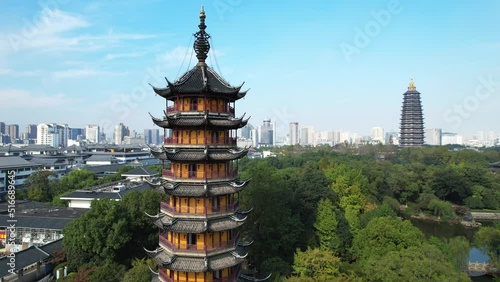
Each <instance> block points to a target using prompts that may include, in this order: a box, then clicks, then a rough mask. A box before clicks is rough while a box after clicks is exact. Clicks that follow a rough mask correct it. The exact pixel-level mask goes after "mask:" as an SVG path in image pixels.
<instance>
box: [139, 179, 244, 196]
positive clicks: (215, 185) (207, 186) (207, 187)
mask: <svg viewBox="0 0 500 282" xmlns="http://www.w3.org/2000/svg"><path fill="white" fill-rule="evenodd" d="M250 180H251V179H247V180H244V181H239V180H234V181H224V182H212V183H210V182H208V183H185V182H175V181H169V180H163V179H162V180H161V181H157V182H150V181H147V182H148V184H149V185H150V186H151V187H153V188H155V189H156V190H158V191H160V192H163V193H165V194H167V195H172V196H178V197H203V196H219V195H227V194H234V193H238V192H241V191H243V189H245V187H246V186H247V185H248V183H250Z"/></svg>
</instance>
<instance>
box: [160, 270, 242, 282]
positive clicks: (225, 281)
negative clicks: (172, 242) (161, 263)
mask: <svg viewBox="0 0 500 282" xmlns="http://www.w3.org/2000/svg"><path fill="white" fill-rule="evenodd" d="M158 272H159V274H158V275H159V277H160V281H163V282H192V281H193V280H192V279H189V280H188V278H185V279H174V278H172V277H169V276H168V275H167V273H166V269H161V268H160V269H159V270H158ZM207 275H212V273H208V274H207ZM237 278H238V271H236V272H235V273H233V274H231V275H230V276H229V277H228V278H222V279H216V278H214V279H212V280H210V281H212V282H234V281H236V279H237Z"/></svg>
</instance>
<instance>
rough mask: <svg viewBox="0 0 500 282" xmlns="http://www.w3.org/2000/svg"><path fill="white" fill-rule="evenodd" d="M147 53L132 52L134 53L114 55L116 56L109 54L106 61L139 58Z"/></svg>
mask: <svg viewBox="0 0 500 282" xmlns="http://www.w3.org/2000/svg"><path fill="white" fill-rule="evenodd" d="M144 54H145V53H144V52H132V53H114V54H107V55H106V56H105V57H104V59H106V60H114V59H120V58H137V57H141V56H143V55H144Z"/></svg>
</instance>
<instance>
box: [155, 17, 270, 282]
mask: <svg viewBox="0 0 500 282" xmlns="http://www.w3.org/2000/svg"><path fill="white" fill-rule="evenodd" d="M198 27H199V28H200V30H199V31H198V32H196V33H195V35H194V36H195V38H196V40H195V42H194V46H193V47H194V50H195V53H196V57H197V58H198V63H197V64H196V66H195V67H194V68H192V69H191V70H189V71H188V72H186V73H185V74H184V75H182V76H181V77H180V78H179V79H177V80H176V81H175V82H170V81H169V80H168V79H167V80H166V81H167V85H166V87H165V88H157V87H154V86H153V90H154V92H155V93H156V94H158V95H160V96H161V97H163V98H165V99H166V101H167V108H166V110H165V111H164V116H163V118H155V117H153V116H151V118H152V120H153V123H154V124H156V125H157V126H159V127H162V128H165V129H170V130H172V137H167V138H165V142H164V144H163V146H161V147H158V148H151V152H152V154H153V155H154V156H155V157H156V158H158V159H160V160H164V161H167V160H168V161H170V167H164V169H163V173H162V177H161V178H159V179H155V180H153V181H151V182H150V185H151V186H152V187H154V188H155V189H157V190H158V191H160V192H162V193H165V194H167V195H169V199H168V200H163V201H162V202H161V204H160V211H159V212H158V213H157V214H155V215H148V217H149V218H150V220H151V221H152V222H153V223H154V224H155V225H156V226H158V228H159V229H160V230H161V231H160V235H159V247H158V248H157V249H155V250H146V251H147V253H148V255H149V256H150V257H152V258H154V259H156V261H157V262H158V264H159V267H160V268H159V270H158V273H156V274H157V277H156V279H157V281H165V282H170V281H228V282H229V281H263V280H264V279H260V280H259V279H255V278H252V277H250V276H246V275H242V274H241V272H240V271H241V268H240V264H241V263H242V262H243V260H244V259H245V258H246V256H247V254H248V253H247V251H245V247H246V246H248V245H249V244H251V240H249V239H247V238H243V237H244V236H240V233H239V232H238V231H237V228H238V227H239V226H241V225H242V224H244V222H245V220H246V219H247V215H248V213H250V212H251V209H250V210H241V209H240V208H239V192H241V191H242V190H243V189H244V188H245V187H246V186H247V185H248V183H249V181H250V179H244V180H242V179H240V178H239V177H238V173H237V169H236V162H237V160H238V159H240V158H242V157H244V156H245V155H246V154H247V153H248V149H246V148H237V146H236V130H237V129H238V128H241V127H243V126H245V125H246V124H247V122H248V118H247V119H245V117H244V116H245V115H243V116H241V117H239V118H237V117H235V102H236V101H237V100H239V99H241V98H243V97H245V95H246V93H247V91H242V90H241V88H242V86H243V84H241V85H240V86H231V85H230V84H229V83H228V82H226V81H225V80H224V79H223V78H222V77H220V76H219V75H218V74H217V73H216V72H215V71H214V70H213V69H212V68H210V67H208V66H207V65H206V63H205V59H206V58H207V55H208V52H209V50H210V43H209V39H210V35H208V34H207V33H206V32H205V28H206V25H205V12H204V11H203V9H202V11H201V13H200V24H199V25H198ZM169 103H170V104H169ZM193 279H194V280H193Z"/></svg>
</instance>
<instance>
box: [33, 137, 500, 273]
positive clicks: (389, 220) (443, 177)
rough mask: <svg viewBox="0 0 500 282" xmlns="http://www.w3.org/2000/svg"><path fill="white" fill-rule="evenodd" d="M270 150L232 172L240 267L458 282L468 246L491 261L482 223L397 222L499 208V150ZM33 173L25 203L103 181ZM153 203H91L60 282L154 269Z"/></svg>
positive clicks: (499, 233) (493, 251)
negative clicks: (240, 183) (448, 232)
mask: <svg viewBox="0 0 500 282" xmlns="http://www.w3.org/2000/svg"><path fill="white" fill-rule="evenodd" d="M276 153H277V157H271V158H266V159H249V158H244V159H242V160H240V161H239V164H238V166H239V172H240V177H241V178H242V179H247V178H252V180H251V182H250V184H249V186H248V187H246V188H245V190H244V191H243V192H241V193H240V195H239V198H240V206H241V208H242V209H248V208H251V207H253V211H252V213H250V214H249V216H248V219H247V221H246V223H245V224H244V225H243V226H242V227H241V229H242V230H241V231H242V232H243V233H244V234H245V235H247V236H249V237H252V238H253V239H254V243H253V244H252V245H251V246H250V247H249V251H250V253H249V256H248V260H249V266H250V267H251V268H253V269H255V270H257V271H258V272H259V273H260V274H261V275H266V274H267V273H272V274H273V276H272V278H271V280H273V281H289V282H297V281H353V282H357V281H469V278H468V276H467V275H466V274H465V270H466V269H467V263H468V253H469V249H470V244H474V245H476V246H478V247H480V248H482V249H483V250H484V251H485V252H486V253H488V254H489V256H490V258H491V260H492V261H493V262H495V263H498V261H499V254H500V249H499V247H498V246H500V242H499V241H498V240H499V239H498V238H500V227H498V226H496V227H481V228H480V229H479V230H478V232H477V233H476V236H475V240H474V242H469V241H468V240H467V239H465V238H464V237H454V238H450V239H441V238H436V237H426V236H425V235H424V234H423V233H422V232H421V231H420V230H419V229H418V228H416V227H415V226H413V225H412V224H411V221H409V220H408V218H409V217H411V216H419V217H424V218H432V219H435V220H451V221H453V220H456V219H457V218H458V217H463V216H464V215H466V214H467V212H468V211H469V210H470V209H489V210H498V209H499V208H500V175H499V174H497V173H495V172H493V171H492V170H491V169H490V164H491V163H494V162H497V161H499V160H500V152H499V151H495V150H490V151H486V152H477V151H474V150H458V151H454V150H449V149H448V148H446V147H433V148H431V147H423V148H411V149H400V150H396V149H395V148H393V147H390V146H366V147H363V148H349V147H347V146H345V147H341V148H337V149H333V148H331V147H328V146H326V147H316V148H303V147H300V146H286V147H283V148H281V149H280V151H277V152H276ZM382 155H383V156H384V157H383V158H382V157H381V156H382ZM73 173H75V174H73ZM36 177H38V176H36ZM36 177H33V179H30V180H29V181H28V185H31V186H30V187H29V188H28V190H27V191H28V192H27V194H28V197H30V195H31V197H32V199H34V198H33V197H37V199H40V200H45V201H52V202H54V203H57V196H58V195H61V194H63V193H67V192H68V191H72V190H74V189H75V188H76V187H82V186H87V185H90V184H92V185H95V184H98V182H99V181H103V180H98V179H95V177H93V176H91V175H89V174H87V172H85V171H80V172H78V173H77V172H72V173H70V174H68V176H66V177H71V179H65V177H63V178H62V179H60V180H57V182H55V183H57V184H55V183H49V186H50V187H51V188H49V189H46V188H43V187H46V186H44V185H46V182H44V181H49V182H50V181H54V180H50V177H41V176H40V179H38V178H36ZM30 181H31V182H30ZM106 181H111V179H107V180H106ZM77 185H81V186H77ZM32 190H33V191H32ZM30 191H32V192H31V194H30ZM162 197H166V196H165V195H160V194H158V193H157V192H155V191H146V192H141V193H139V192H137V193H135V192H134V193H129V194H127V195H126V196H125V197H124V199H123V200H122V201H119V202H116V201H108V200H100V201H94V202H93V203H92V208H91V209H90V210H89V211H88V212H86V213H85V214H84V215H83V216H82V217H80V218H79V219H76V220H74V221H73V222H72V223H71V224H70V225H69V226H67V227H66V228H65V229H64V239H63V245H64V249H65V254H66V262H65V264H66V265H67V266H68V267H69V269H70V270H71V271H73V272H75V274H72V276H71V277H68V278H66V279H68V280H67V281H139V282H140V281H150V277H149V274H148V273H149V272H148V271H149V268H150V267H151V268H152V269H155V265H154V262H152V261H151V260H149V259H146V254H145V252H144V250H143V249H142V248H143V247H146V248H148V249H154V248H155V246H157V244H158V242H157V240H158V238H157V236H158V230H157V229H156V228H154V227H153V225H152V224H151V223H150V221H148V219H147V217H146V215H145V213H144V212H147V213H149V214H156V213H157V211H158V209H159V200H160V199H161V198H162ZM65 281H66V280H65Z"/></svg>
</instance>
